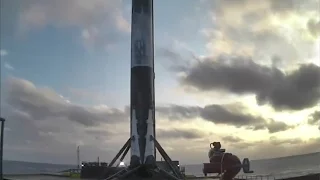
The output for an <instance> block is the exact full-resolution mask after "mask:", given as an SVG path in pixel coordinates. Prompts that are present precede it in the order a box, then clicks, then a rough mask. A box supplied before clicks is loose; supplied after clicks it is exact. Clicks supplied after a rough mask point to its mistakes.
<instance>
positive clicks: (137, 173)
mask: <svg viewBox="0 0 320 180" xmlns="http://www.w3.org/2000/svg"><path fill="white" fill-rule="evenodd" d="M150 139H151V140H152V141H154V144H155V147H156V148H157V149H158V151H159V153H160V154H161V156H162V157H163V159H164V160H165V162H166V163H167V165H168V166H169V167H170V169H171V171H172V172H173V175H172V174H170V173H169V172H167V171H165V170H163V169H161V168H159V167H157V165H152V164H142V165H139V166H135V167H132V166H129V167H128V168H126V169H123V170H120V171H118V172H116V173H114V174H113V175H112V176H109V177H108V178H107V179H105V180H112V179H130V180H132V179H135V178H137V179H142V178H143V179H144V178H149V179H154V180H156V179H159V178H160V179H170V180H181V179H183V176H182V174H181V173H180V171H179V169H178V167H175V165H173V163H172V160H171V158H170V157H169V156H168V154H167V153H166V152H165V150H164V149H163V148H162V147H161V145H160V144H159V143H158V141H157V140H156V139H155V138H154V137H153V136H150ZM130 140H131V138H130V139H129V140H128V141H127V142H126V144H125V145H124V146H123V147H122V148H121V150H120V151H119V153H118V154H117V155H116V157H115V158H114V159H113V160H112V161H111V163H110V164H109V168H111V167H112V165H113V164H114V163H115V162H116V161H117V159H118V158H119V157H120V155H121V154H122V153H123V155H122V156H121V158H120V161H122V160H123V159H124V158H125V156H126V154H127V152H128V151H129V149H130ZM105 175H106V174H104V176H105Z"/></svg>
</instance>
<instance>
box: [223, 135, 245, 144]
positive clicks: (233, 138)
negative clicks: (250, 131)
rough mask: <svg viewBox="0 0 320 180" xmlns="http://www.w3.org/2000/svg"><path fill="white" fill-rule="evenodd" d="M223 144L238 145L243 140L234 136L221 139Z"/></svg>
mask: <svg viewBox="0 0 320 180" xmlns="http://www.w3.org/2000/svg"><path fill="white" fill-rule="evenodd" d="M222 140H223V142H230V143H239V142H242V141H243V139H241V138H239V137H235V136H224V137H222Z"/></svg>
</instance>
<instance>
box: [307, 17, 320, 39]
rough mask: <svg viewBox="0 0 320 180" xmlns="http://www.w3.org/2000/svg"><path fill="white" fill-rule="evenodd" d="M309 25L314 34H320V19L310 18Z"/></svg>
mask: <svg viewBox="0 0 320 180" xmlns="http://www.w3.org/2000/svg"><path fill="white" fill-rule="evenodd" d="M307 26H308V29H309V31H310V33H311V34H312V35H313V36H318V35H320V21H318V22H317V21H315V20H309V21H308V24H307Z"/></svg>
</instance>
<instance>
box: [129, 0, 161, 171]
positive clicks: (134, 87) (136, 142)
mask: <svg viewBox="0 0 320 180" xmlns="http://www.w3.org/2000/svg"><path fill="white" fill-rule="evenodd" d="M131 20H132V21H131V23H132V24H131V119H130V123H131V138H132V139H131V162H130V165H131V166H137V165H139V164H150V165H153V164H155V156H156V151H155V145H154V142H153V140H152V139H151V138H150V136H153V137H155V103H154V101H155V97H154V78H155V77H154V43H153V40H154V39H153V38H154V36H153V0H132V19H131Z"/></svg>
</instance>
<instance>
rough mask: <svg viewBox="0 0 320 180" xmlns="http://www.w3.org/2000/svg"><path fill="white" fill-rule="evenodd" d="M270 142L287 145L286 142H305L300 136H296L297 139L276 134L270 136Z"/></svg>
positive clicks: (292, 143)
mask: <svg viewBox="0 0 320 180" xmlns="http://www.w3.org/2000/svg"><path fill="white" fill-rule="evenodd" d="M270 143H271V144H272V145H276V146H278V145H285V144H291V145H294V144H301V143H303V140H302V139H299V138H295V139H278V138H277V137H275V136H271V137H270Z"/></svg>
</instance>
